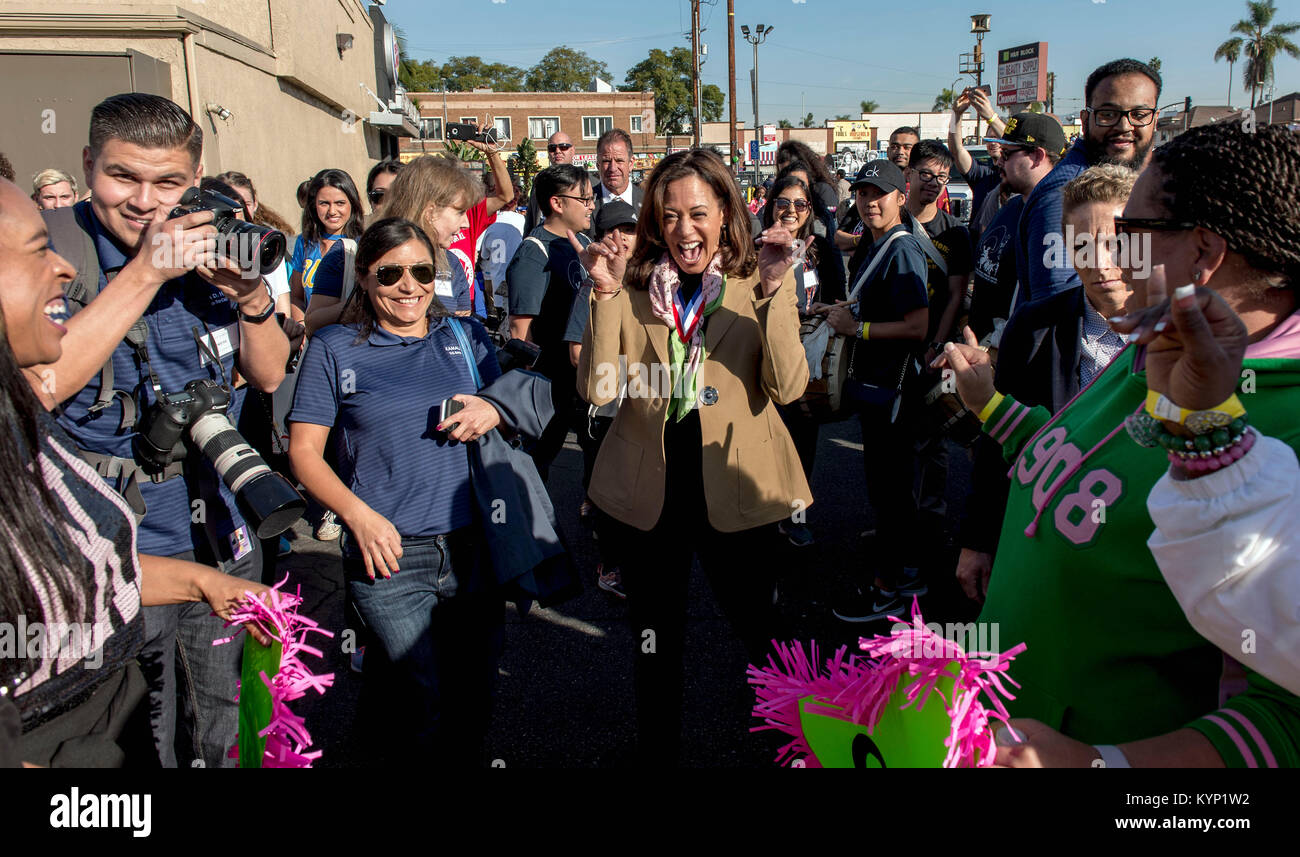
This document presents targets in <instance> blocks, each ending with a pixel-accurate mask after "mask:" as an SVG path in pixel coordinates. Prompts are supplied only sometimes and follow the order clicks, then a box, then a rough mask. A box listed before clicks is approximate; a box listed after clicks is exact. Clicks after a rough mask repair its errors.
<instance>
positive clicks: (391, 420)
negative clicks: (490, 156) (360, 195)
mask: <svg viewBox="0 0 1300 857" xmlns="http://www.w3.org/2000/svg"><path fill="white" fill-rule="evenodd" d="M411 172H412V170H409V169H408V170H407V171H406V172H404V173H403V174H402V176H400V177H399V181H400V180H402V179H405V178H406V177H407V175H408V174H409V173H411ZM447 266H448V260H447V259H446V254H445V253H444V252H443V251H442V250H440V249H439V248H437V247H435V246H434V243H433V242H432V241H430V240H429V238H428V236H426V235H425V233H424V232H423V231H422V230H421V229H420V228H419V227H418V226H416V225H415V224H414V223H412V222H410V221H409V220H401V219H397V218H385V219H384V220H381V221H379V222H378V223H375V224H374V225H373V226H371V227H370V228H369V229H368V230H366V233H365V234H364V235H363V236H362V238H361V241H360V242H359V244H358V246H357V258H356V273H357V291H358V294H357V295H355V297H354V298H353V300H352V301H351V302H349V303H348V305H347V309H346V311H345V313H344V316H343V319H342V323H341V324H336V325H331V326H329V327H326V328H324V329H322V330H320V331H318V332H317V333H316V336H315V338H314V339H313V341H312V345H311V347H310V348H308V349H307V354H306V356H305V357H304V358H303V366H302V369H301V370H300V374H301V377H300V379H299V381H298V389H297V391H296V394H295V397H294V407H293V411H292V413H291V414H290V416H289V421H290V426H291V430H290V435H289V436H290V446H289V457H290V459H291V461H292V463H293V469H294V472H295V473H296V474H297V476H298V478H299V479H300V480H301V481H302V484H303V485H304V486H305V487H306V489H307V490H308V491H309V492H310V493H311V495H312V496H313V497H314V498H315V499H316V500H317V502H319V503H321V504H322V505H323V506H325V507H326V508H327V509H330V510H332V511H333V512H334V513H336V514H337V516H338V518H339V519H340V520H341V521H342V523H343V525H344V527H345V528H346V530H345V533H344V535H343V537H342V539H341V542H342V544H341V547H342V552H343V569H344V576H345V578H346V582H347V587H348V594H349V595H350V596H351V598H352V600H353V603H354V604H355V605H356V607H357V610H358V612H359V613H360V616H361V618H362V620H363V621H364V622H365V623H366V630H367V631H368V633H369V634H370V635H371V637H372V639H373V640H375V641H376V642H375V643H372V644H371V645H369V646H368V647H367V650H366V661H365V673H364V676H365V682H366V687H367V692H368V696H369V703H370V704H381V705H382V707H380V708H377V709H374V710H373V711H372V712H371V716H373V717H376V718H379V719H376V720H374V724H375V727H376V728H377V729H379V730H381V731H383V732H384V733H386V734H385V738H388V739H391V741H392V742H393V745H394V746H391V747H389V748H388V749H389V750H393V751H399V752H400V753H402V754H404V758H405V759H406V760H407V761H409V760H410V759H411V758H412V757H413V756H414V757H419V758H422V759H425V760H429V759H432V758H433V757H434V756H435V755H436V756H437V757H438V760H439V761H440V763H442V764H446V763H447V761H448V759H451V760H452V761H454V762H457V763H463V764H472V763H473V762H474V760H475V758H476V754H477V753H478V750H479V746H480V744H481V742H482V738H483V735H484V734H485V732H486V729H487V722H488V715H489V714H490V713H491V689H492V683H493V679H494V677H495V673H496V656H497V651H498V649H499V648H500V644H501V629H502V624H501V623H502V614H503V603H502V599H501V598H500V597H499V596H497V597H493V593H492V591H491V589H490V588H489V587H487V586H485V585H483V582H482V580H481V579H480V576H479V575H478V574H476V573H475V572H476V569H478V568H479V567H480V562H479V556H478V550H479V548H478V547H476V546H482V545H483V544H484V541H485V538H484V535H483V533H482V532H476V529H477V528H476V526H475V517H474V507H473V500H472V495H471V486H470V481H469V479H470V476H469V474H470V468H469V458H468V455H467V449H466V446H465V444H467V443H469V442H471V441H473V440H475V439H477V438H479V437H481V436H482V435H483V434H485V433H486V432H489V431H491V430H492V429H493V428H495V427H496V426H497V425H498V424H499V423H500V421H501V417H500V415H499V413H498V412H497V410H496V409H495V408H494V407H493V406H492V405H490V404H489V403H488V402H486V401H484V400H483V399H481V398H478V397H477V396H475V395H472V394H473V393H475V392H476V390H477V387H476V385H475V380H474V376H473V374H472V373H471V371H470V367H469V364H468V362H467V361H468V360H469V359H473V361H474V362H475V364H476V365H477V367H478V372H479V374H480V375H481V376H482V379H483V380H484V382H485V383H490V382H491V381H492V380H494V379H495V378H497V377H498V376H499V375H500V367H499V366H498V364H497V359H496V351H495V349H494V348H493V347H492V346H491V343H490V341H489V339H488V335H487V332H486V331H485V330H484V329H483V326H482V325H481V324H480V323H478V321H477V320H461V319H452V318H449V317H448V314H447V312H446V310H445V308H444V307H443V305H442V303H441V302H440V301H439V300H438V298H437V296H436V295H435V294H434V290H435V283H436V273H437V271H438V269H440V268H441V269H444V270H445V269H446V268H447ZM452 266H453V267H455V268H459V267H460V266H459V265H455V264H454V262H453V263H452ZM471 343H472V345H471ZM468 351H472V352H473V353H472V355H470V354H467V353H466V352H468ZM453 397H454V398H455V399H456V400H457V401H458V402H460V403H461V404H463V405H464V409H463V410H461V411H460V412H459V413H457V414H456V415H455V418H454V419H451V420H448V423H447V424H440V418H439V413H440V405H441V403H443V402H445V401H446V400H448V399H452V398H453ZM331 427H333V428H334V429H335V432H334V434H335V436H336V440H335V452H336V454H337V457H338V462H337V463H338V468H337V475H336V473H335V470H334V469H333V468H331V467H330V465H329V464H327V463H326V461H325V452H326V449H325V447H326V441H327V438H328V437H329V436H330V429H331ZM396 758H397V757H396V756H394V759H396Z"/></svg>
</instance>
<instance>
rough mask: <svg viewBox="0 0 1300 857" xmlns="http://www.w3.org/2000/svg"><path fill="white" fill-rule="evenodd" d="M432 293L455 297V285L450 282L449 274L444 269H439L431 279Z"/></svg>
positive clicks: (439, 295)
mask: <svg viewBox="0 0 1300 857" xmlns="http://www.w3.org/2000/svg"><path fill="white" fill-rule="evenodd" d="M433 293H434V294H435V295H437V296H438V297H440V298H454V297H456V290H455V287H454V286H452V284H451V274H450V273H449V272H446V271H439V272H438V275H437V276H436V277H434V279H433Z"/></svg>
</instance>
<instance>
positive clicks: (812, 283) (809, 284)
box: [803, 268, 821, 306]
mask: <svg viewBox="0 0 1300 857" xmlns="http://www.w3.org/2000/svg"><path fill="white" fill-rule="evenodd" d="M820 283H821V280H819V279H818V278H817V269H816V268H812V269H811V270H805V271H804V272H803V290H804V294H805V295H807V296H808V302H807V304H805V306H811V305H812V301H813V298H814V297H816V295H817V286H818V285H819V284H820Z"/></svg>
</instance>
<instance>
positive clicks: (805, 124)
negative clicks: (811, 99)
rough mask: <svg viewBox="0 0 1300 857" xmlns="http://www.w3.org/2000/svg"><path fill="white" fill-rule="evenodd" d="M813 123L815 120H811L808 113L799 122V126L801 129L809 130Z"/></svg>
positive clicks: (810, 115) (811, 116) (811, 117)
mask: <svg viewBox="0 0 1300 857" xmlns="http://www.w3.org/2000/svg"><path fill="white" fill-rule="evenodd" d="M815 121H816V120H814V119H813V115H812V114H811V113H809V114H808V115H807V116H805V117H804V118H802V119H800V120H799V126H800V127H801V128H811V127H812V126H813V122H815Z"/></svg>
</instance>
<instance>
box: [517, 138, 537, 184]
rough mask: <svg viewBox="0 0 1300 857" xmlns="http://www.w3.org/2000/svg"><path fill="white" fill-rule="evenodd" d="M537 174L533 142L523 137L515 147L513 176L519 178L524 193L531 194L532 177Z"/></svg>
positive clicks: (535, 150)
mask: <svg viewBox="0 0 1300 857" xmlns="http://www.w3.org/2000/svg"><path fill="white" fill-rule="evenodd" d="M537 172H538V170H537V149H535V148H533V141H532V140H530V139H528V138H527V137H525V138H524V139H522V140H520V141H519V145H518V146H515V175H517V176H519V183H520V184H521V185H523V188H524V193H531V192H532V189H533V177H534V176H536V175H537Z"/></svg>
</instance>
